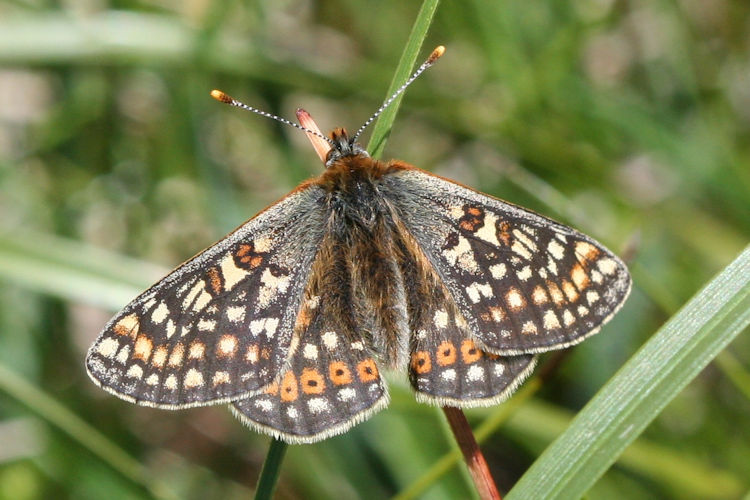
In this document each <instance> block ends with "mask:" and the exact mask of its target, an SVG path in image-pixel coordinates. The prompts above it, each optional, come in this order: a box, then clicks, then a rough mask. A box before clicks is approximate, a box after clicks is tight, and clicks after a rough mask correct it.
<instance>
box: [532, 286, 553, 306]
mask: <svg viewBox="0 0 750 500" xmlns="http://www.w3.org/2000/svg"><path fill="white" fill-rule="evenodd" d="M531 299H532V300H533V301H534V304H536V305H538V306H540V305H542V304H546V303H547V300H549V299H548V298H547V292H545V291H544V288H543V287H542V286H540V285H537V286H536V288H534V291H533V292H532V293H531Z"/></svg>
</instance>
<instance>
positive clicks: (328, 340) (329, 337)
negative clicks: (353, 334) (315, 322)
mask: <svg viewBox="0 0 750 500" xmlns="http://www.w3.org/2000/svg"><path fill="white" fill-rule="evenodd" d="M338 341H339V339H338V336H337V335H336V332H325V333H324V334H323V344H324V345H325V346H326V347H327V348H328V349H334V348H335V347H336V344H337V343H338Z"/></svg>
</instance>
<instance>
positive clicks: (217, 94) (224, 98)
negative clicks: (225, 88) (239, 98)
mask: <svg viewBox="0 0 750 500" xmlns="http://www.w3.org/2000/svg"><path fill="white" fill-rule="evenodd" d="M211 97H213V98H214V99H216V100H217V101H219V102H225V103H227V104H230V103H231V102H232V101H233V100H234V99H232V98H231V97H230V96H229V95H227V94H225V93H224V92H222V91H221V90H216V89H214V90H212V91H211Z"/></svg>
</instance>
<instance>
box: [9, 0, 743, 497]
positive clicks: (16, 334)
mask: <svg viewBox="0 0 750 500" xmlns="http://www.w3.org/2000/svg"><path fill="white" fill-rule="evenodd" d="M61 5H62V6H58V5H55V6H54V7H53V6H52V4H32V3H29V2H6V3H0V101H2V104H0V283H1V284H2V287H1V288H0V443H2V445H0V498H14V499H16V498H20V499H26V498H28V499H36V498H51V497H56V498H65V497H68V498H104V497H107V498H152V497H159V498H174V497H177V498H246V497H248V495H249V494H250V492H251V491H252V489H253V488H254V487H255V484H256V480H257V478H258V475H259V472H260V468H261V464H262V462H263V459H264V457H265V454H266V451H267V449H268V443H269V440H268V439H267V438H265V437H262V436H258V435H256V434H254V433H253V432H251V431H249V430H247V429H245V428H243V427H241V426H240V425H238V424H237V422H236V421H235V420H234V419H233V418H232V417H231V416H230V415H229V414H228V412H226V411H225V410H223V409H222V408H205V409H193V410H185V411H180V412H165V411H159V410H153V409H148V408H142V407H136V406H133V405H129V404H127V403H125V402H122V401H120V400H117V399H116V398H114V397H111V396H109V395H107V394H105V393H104V392H103V391H101V390H99V389H97V388H96V387H94V386H93V384H91V383H90V382H89V380H88V378H87V377H86V374H85V370H84V367H83V356H84V353H85V349H86V348H87V346H88V344H89V343H90V342H91V341H92V340H93V338H94V336H95V335H96V334H97V333H98V330H99V329H100V328H101V327H102V326H103V325H104V323H105V322H106V321H107V319H108V317H109V315H110V314H111V313H112V312H113V311H114V310H116V309H117V308H119V307H121V306H122V305H124V304H125V303H126V302H127V301H128V300H129V299H131V298H132V297H134V296H135V295H136V294H137V293H138V292H139V291H140V290H142V289H144V288H145V287H147V286H148V285H150V284H151V283H152V282H153V281H154V280H155V279H157V278H158V277H159V275H160V274H161V273H162V272H163V271H164V270H165V269H167V268H169V267H171V266H174V265H176V264H177V263H179V262H180V261H181V260H183V259H185V258H188V257H190V256H191V255H192V254H194V253H195V252H197V251H199V250H200V249H201V248H203V247H205V246H207V245H209V244H211V243H212V242H213V241H214V240H215V239H216V238H218V237H220V236H221V235H223V234H224V233H225V232H226V231H227V230H229V229H231V228H232V227H234V226H236V225H238V224H240V223H241V222H242V220H243V219H245V218H247V217H249V216H251V215H253V214H254V213H255V212H257V211H258V210H260V209H261V208H263V206H265V205H266V204H268V203H271V202H273V201H275V200H276V199H278V198H279V197H281V196H283V195H284V194H285V193H286V192H287V191H289V190H290V189H292V188H293V187H294V185H296V184H297V183H298V182H300V181H302V180H304V179H305V178H307V177H309V176H310V175H313V174H317V173H318V172H319V171H320V168H321V167H320V165H319V163H318V162H317V160H316V158H315V155H314V154H313V153H312V152H311V151H310V149H309V146H308V145H307V144H306V142H307V140H306V138H305V137H304V136H303V135H302V134H299V133H298V132H296V131H294V130H292V129H291V128H284V127H281V126H279V125H278V124H276V123H274V122H271V121H270V120H264V119H262V118H260V117H257V116H253V115H247V114H242V113H241V112H240V111H238V110H236V109H230V108H228V107H224V106H221V105H219V104H218V103H216V102H215V101H213V100H212V99H211V98H210V97H209V96H208V92H209V91H210V90H211V89H212V88H220V89H222V90H225V91H227V92H228V93H229V94H232V95H234V96H236V97H237V98H240V99H242V100H243V101H246V102H248V103H250V104H252V105H255V106H258V107H260V108H261V109H265V110H267V111H269V112H272V113H275V114H279V115H282V116H286V117H292V116H294V115H293V111H294V109H295V108H296V107H298V106H303V107H305V109H307V110H308V111H310V112H311V114H312V115H313V116H314V117H315V118H316V120H317V121H318V124H319V125H320V126H321V127H322V128H323V129H324V130H325V129H329V128H333V127H334V126H342V125H343V126H346V127H347V128H348V129H350V130H352V129H356V128H357V127H358V126H359V124H360V123H361V122H362V121H363V120H364V119H366V117H367V116H368V115H369V114H370V113H372V112H373V111H374V110H375V109H376V108H377V106H378V105H379V104H380V102H381V100H382V99H383V97H384V96H385V95H386V90H387V89H388V86H389V83H392V82H391V78H392V77H393V75H394V70H395V68H396V66H397V65H398V62H399V60H401V61H402V62H404V67H405V66H406V64H407V63H408V62H409V58H411V59H412V60H416V61H420V60H422V59H423V58H424V57H426V56H427V54H428V53H429V50H431V49H432V48H433V47H434V46H436V45H439V44H443V45H445V46H446V47H447V51H446V54H445V56H444V57H443V58H442V59H441V60H440V62H439V63H438V64H436V66H435V67H434V68H432V69H430V70H429V71H428V72H427V73H426V74H425V75H424V76H422V77H421V78H420V79H419V80H418V81H417V82H415V84H414V85H412V87H411V88H410V89H409V90H408V91H407V93H406V95H405V97H404V99H403V101H402V104H403V106H402V108H401V109H400V111H399V112H398V117H397V118H396V120H395V123H394V124H393V127H394V128H393V133H392V134H391V135H390V137H389V140H388V145H387V147H386V149H385V152H384V154H383V155H382V156H383V157H384V158H388V157H392V156H394V157H398V158H399V159H402V160H405V161H408V162H410V163H413V164H416V165H418V166H420V167H422V168H425V169H428V170H431V171H434V172H436V173H438V174H441V175H445V176H449V177H451V178H454V179H456V180H458V181H460V182H463V183H465V184H468V185H471V186H472V187H475V188H478V189H480V190H482V191H485V192H487V193H490V194H493V195H495V196H499V197H502V198H504V199H508V200H510V201H513V202H515V203H518V204H521V205H525V206H528V207H530V208H533V209H535V210H537V211H540V212H544V213H546V214H549V215H552V216H554V217H557V218H559V219H561V220H563V221H564V222H567V223H570V224H572V225H574V226H576V227H577V228H579V229H581V230H583V231H585V232H587V233H590V234H591V235H592V236H594V237H596V238H598V239H600V240H602V241H604V242H606V243H607V244H609V246H610V247H611V248H613V249H616V250H620V252H619V253H621V254H625V256H626V257H627V258H629V261H630V265H631V269H632V271H633V277H634V292H633V294H632V296H631V298H630V299H629V301H628V303H627V304H626V306H625V308H624V309H623V310H622V311H621V312H620V314H618V316H617V317H616V318H615V319H614V320H613V321H612V323H610V324H609V325H607V326H606V327H605V328H604V329H603V331H602V332H601V333H600V334H599V335H597V336H595V337H593V338H592V339H590V340H588V341H586V342H584V343H583V344H581V345H580V346H578V347H576V348H574V349H572V350H571V352H570V353H569V355H568V356H567V357H566V358H565V359H564V360H563V361H562V363H561V365H560V368H559V369H558V370H557V371H555V372H554V373H553V374H552V375H551V376H549V377H548V378H547V379H546V380H545V383H544V384H541V383H540V381H539V380H538V379H533V380H531V381H529V382H528V383H527V384H526V386H524V387H523V388H522V389H521V390H520V392H519V394H517V396H516V397H514V398H513V399H512V400H511V401H510V402H508V403H506V404H504V405H500V406H498V407H496V408H488V409H477V410H473V411H471V412H467V414H468V416H469V418H470V420H471V421H472V423H474V424H475V428H477V429H478V431H477V436H478V438H479V439H481V440H483V444H482V446H483V449H484V451H485V454H486V456H487V458H488V460H489V462H490V466H491V468H492V470H493V473H494V474H495V477H496V479H497V480H498V483H499V485H500V487H501V489H503V490H505V491H507V490H510V489H511V487H512V486H513V485H514V484H516V483H517V482H518V481H519V479H520V478H521V477H522V476H524V473H525V472H526V471H527V469H529V467H531V468H530V469H529V470H528V473H527V474H526V476H524V477H523V479H521V480H520V482H518V483H517V485H516V489H515V490H514V491H513V493H512V495H513V496H516V495H518V497H534V496H540V495H549V496H551V495H552V493H554V494H556V495H558V496H559V497H566V496H567V497H571V496H572V497H580V496H581V495H582V494H584V493H585V492H586V491H588V492H589V493H588V496H590V497H592V498H636V497H637V498H675V499H682V498H696V497H700V498H708V497H712V498H737V497H740V496H741V495H742V494H743V493H744V492H747V491H748V489H749V488H750V483H749V482H748V480H747V478H748V477H750V428H749V427H748V426H747V421H748V414H750V401H749V400H748V395H749V394H750V392H749V389H748V388H749V387H750V384H749V382H748V380H750V375H748V366H750V357H749V356H748V352H750V339H748V336H747V335H738V334H739V333H740V332H741V331H742V329H743V328H745V329H746V327H743V324H744V325H746V324H747V319H746V316H747V310H748V309H747V305H746V304H747V300H748V298H747V293H748V291H747V281H748V272H749V271H748V267H747V251H745V253H744V254H742V255H741V256H740V257H737V256H738V255H739V254H740V253H741V252H742V251H743V248H744V247H746V245H747V243H748V241H749V240H750V238H749V236H750V217H748V213H749V212H750V201H749V200H750V149H749V148H748V144H750V140H749V139H750V126H749V125H750V115H749V114H748V112H747V110H748V109H750V93H748V91H747V89H748V79H747V75H748V74H750V67H748V66H749V63H748V61H747V57H746V52H747V40H746V36H745V33H746V26H747V25H748V22H749V21H750V6H747V5H745V4H743V3H741V2H730V1H728V0H716V1H714V2H654V3H622V2H591V1H585V2H554V1H551V0H550V1H545V2H480V1H477V0H474V1H469V2H451V1H448V0H443V2H442V3H441V4H440V6H439V8H437V10H436V11H435V20H434V23H433V24H432V26H431V27H430V30H429V31H428V32H427V37H426V40H424V41H423V45H422V48H421V50H420V49H419V47H418V44H417V45H414V44H413V43H412V44H410V43H408V41H409V40H411V41H412V42H414V41H416V40H419V41H421V40H422V36H423V35H419V36H417V37H416V38H415V36H413V35H410V33H413V32H412V31H411V30H412V28H413V26H414V22H415V19H416V18H417V14H418V12H419V6H418V5H417V4H413V3H410V2H396V1H385V2H379V3H377V5H375V4H373V3H372V2H364V1H363V0H347V1H341V0H329V1H322V2H315V3H312V2H305V1H297V0H292V1H289V2H257V3H256V2H234V3H232V2H229V3H226V2H222V3H219V2H202V3H201V2H198V3H195V2H171V3H170V2H161V3H158V4H149V3H143V2H141V3H133V2H125V3H118V4H116V5H114V4H112V5H111V6H108V5H107V4H101V5H97V6H96V7H97V9H96V10H87V9H89V8H91V9H93V7H91V6H84V5H83V4H81V5H80V6H79V5H77V4H75V3H64V4H61ZM434 5H435V3H432V2H426V3H425V5H424V7H423V11H424V10H425V9H427V10H429V9H434ZM424 28H425V26H423V29H424ZM415 31H416V30H415ZM393 111H394V112H395V111H396V108H395V107H394V108H393ZM388 128H389V127H385V128H384V129H383V130H380V129H377V130H376V129H374V130H373V131H372V132H368V133H372V134H373V136H376V137H375V139H376V140H378V142H379V138H382V137H385V134H386V133H387V129H388ZM365 135H367V133H366V134H365ZM125 256H128V257H125ZM735 259H737V260H735ZM733 261H734V264H731V265H730V263H732V262H733ZM151 263H159V265H158V266H157V265H154V264H151ZM743 263H744V264H743ZM743 266H744V267H743ZM722 269H723V270H724V271H723V272H722ZM717 273H719V274H718V277H717V278H715V279H713V280H711V278H712V276H714V275H717ZM709 280H710V283H709ZM706 283H709V284H708V285H707V286H706V287H705V288H703V287H704V285H705V284H706ZM743 283H744V284H743ZM701 288H703V291H702V292H700V293H699V294H698V295H695V298H694V299H692V300H690V297H693V296H694V294H695V293H696V291H697V290H699V289H701ZM709 292H710V293H709ZM707 293H709V295H706V294H707ZM743 301H744V302H743ZM743 304H744V305H743ZM678 310H679V312H678ZM743 321H744V323H743ZM662 325H663V326H662ZM654 332H657V333H655V334H654ZM735 335H738V336H737V338H736V339H735V340H733V341H732V343H731V344H729V346H728V347H727V348H726V350H724V351H723V352H722V353H721V354H719V356H718V357H716V358H715V359H716V361H717V362H716V363H711V361H712V360H713V359H714V357H715V356H716V354H717V352H719V351H720V350H721V349H723V348H724V345H725V344H726V343H727V342H729V341H730V340H731V339H732V338H733V336H735ZM545 360H550V358H545V359H543V360H542V368H540V370H543V369H544V368H545ZM707 363H711V364H709V366H708V367H707V368H706V369H703V367H704V366H705V365H706V364H707ZM616 372H617V374H616ZM595 394H596V396H594V395H595ZM391 395H392V400H393V402H392V404H391V406H390V408H389V409H387V410H385V411H383V412H381V413H380V414H378V415H376V416H375V417H373V418H372V419H371V420H369V421H368V422H366V423H364V424H362V425H359V426H357V427H356V428H354V429H353V430H352V431H350V432H349V433H347V434H345V435H343V436H340V437H336V438H332V439H330V440H327V441H325V442H323V443H321V444H317V445H313V446H292V447H289V448H288V450H287V452H286V457H285V460H284V462H283V464H282V467H281V475H280V481H279V484H278V488H277V492H276V494H277V497H278V498H300V497H314V498H331V497H334V498H336V497H338V498H353V497H360V498H383V497H388V496H392V495H395V494H398V493H403V494H404V496H406V497H413V495H424V497H425V498H457V497H464V496H466V495H468V494H469V493H470V490H469V489H468V488H469V486H467V483H466V481H465V478H464V477H463V475H462V474H463V472H462V469H461V468H460V467H454V466H452V464H456V463H458V462H457V460H456V456H457V455H456V454H455V453H453V454H452V452H451V450H452V447H453V446H454V445H453V443H452V442H451V438H450V436H449V435H446V433H445V432H444V423H443V422H442V420H441V416H440V414H439V413H438V412H435V411H434V409H432V408H429V407H425V406H424V405H419V404H417V403H415V402H414V401H413V398H412V397H411V395H410V394H409V391H408V388H407V387H406V385H405V384H404V381H403V380H402V379H400V378H399V377H397V376H395V375H394V376H393V377H392V384H391ZM587 403H588V404H587ZM665 405H666V406H665ZM584 407H585V408H584ZM582 408H584V409H583V410H581V409H582ZM583 431H585V433H584V434H581V433H582V432H583ZM641 432H642V433H641ZM582 435H585V436H586V437H585V438H583V439H582V438H581V436H582ZM633 440H634V441H633ZM553 441H554V443H553V444H552V445H550V443H552V442H553ZM631 441H632V444H631ZM548 447H549V448H548ZM545 449H547V450H548V451H546V452H544V450H545ZM623 449H624V451H623ZM543 452H544V453H543ZM615 460H616V462H615V464H614V466H612V467H611V468H610V465H611V464H612V462H613V461H615ZM532 464H533V465H532ZM602 474H603V475H602ZM534 488H539V489H534Z"/></svg>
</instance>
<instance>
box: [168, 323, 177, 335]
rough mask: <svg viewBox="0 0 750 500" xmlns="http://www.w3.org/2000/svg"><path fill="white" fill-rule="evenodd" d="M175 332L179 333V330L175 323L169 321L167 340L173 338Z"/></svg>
mask: <svg viewBox="0 0 750 500" xmlns="http://www.w3.org/2000/svg"><path fill="white" fill-rule="evenodd" d="M175 331H177V328H176V327H175V326H174V321H172V320H171V319H169V320H167V338H171V337H172V335H174V332H175Z"/></svg>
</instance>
